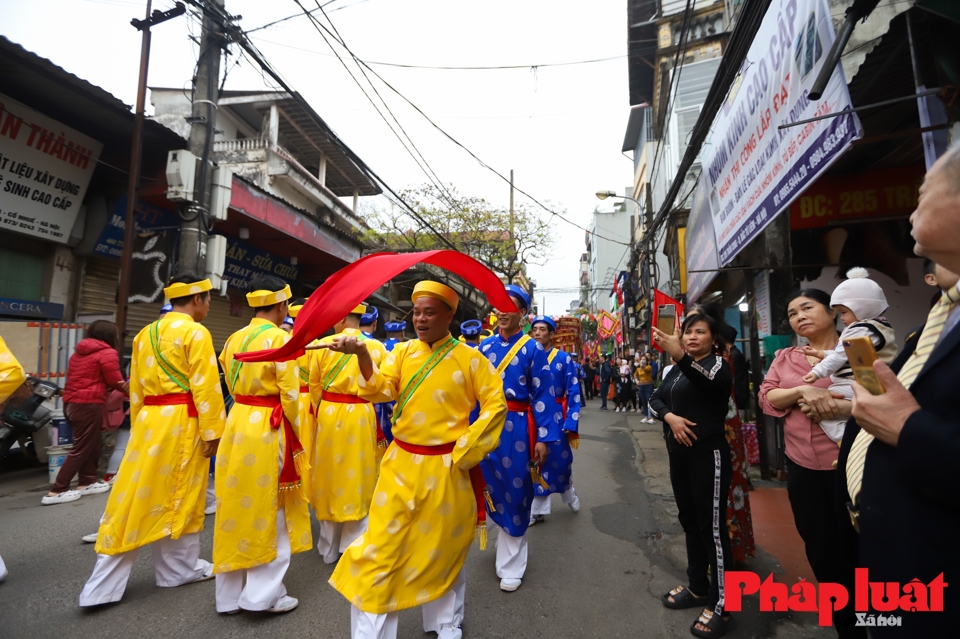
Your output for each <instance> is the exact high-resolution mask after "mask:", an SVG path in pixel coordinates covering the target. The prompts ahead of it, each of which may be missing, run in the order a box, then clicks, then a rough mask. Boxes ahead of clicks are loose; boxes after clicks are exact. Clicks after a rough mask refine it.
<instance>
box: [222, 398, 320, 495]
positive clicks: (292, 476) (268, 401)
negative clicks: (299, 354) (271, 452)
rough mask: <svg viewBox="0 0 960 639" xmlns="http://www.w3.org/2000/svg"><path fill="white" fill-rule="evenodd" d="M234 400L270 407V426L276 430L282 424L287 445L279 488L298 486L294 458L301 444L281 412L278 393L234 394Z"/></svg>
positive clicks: (301, 453)
mask: <svg viewBox="0 0 960 639" xmlns="http://www.w3.org/2000/svg"><path fill="white" fill-rule="evenodd" d="M233 399H234V401H236V402H237V403H238V404H241V405H243V406H261V407H264V408H272V409H273V410H272V411H270V428H272V429H274V430H277V429H278V428H280V427H281V426H283V438H284V440H285V441H286V443H287V445H286V446H285V450H284V451H283V467H282V468H281V469H280V490H293V489H296V488H298V487H299V486H300V473H299V472H298V470H297V466H296V463H295V460H296V458H297V457H300V456H301V455H303V453H304V450H303V446H302V445H301V444H300V440H299V439H297V436H296V434H295V433H294V432H293V427H291V426H290V420H288V419H287V416H286V415H284V414H283V405H282V404H281V402H280V397H279V396H278V395H236V396H234V398H233Z"/></svg>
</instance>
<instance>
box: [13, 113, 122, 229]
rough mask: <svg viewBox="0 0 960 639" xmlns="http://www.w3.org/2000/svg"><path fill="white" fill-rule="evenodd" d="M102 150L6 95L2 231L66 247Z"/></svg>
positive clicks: (87, 139) (83, 136)
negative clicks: (14, 232) (21, 234)
mask: <svg viewBox="0 0 960 639" xmlns="http://www.w3.org/2000/svg"><path fill="white" fill-rule="evenodd" d="M102 148H103V145H102V144H100V143H99V142H97V141H96V140H94V139H93V138H90V137H87V136H85V135H83V134H82V133H79V132H77V131H74V130H73V129H71V128H70V127H66V126H64V125H62V124H60V123H59V122H57V121H56V120H52V119H50V118H48V117H46V116H45V115H42V114H40V113H38V112H36V111H34V110H33V109H29V108H27V107H25V106H24V105H22V104H20V103H19V102H17V101H16V100H14V99H12V98H9V97H7V96H5V95H3V94H0V229H4V230H8V231H16V232H18V233H24V234H26V235H30V236H33V237H37V238H41V239H44V240H50V241H53V242H60V243H61V244H66V243H67V241H68V240H69V239H70V231H72V230H73V224H74V222H76V219H77V214H78V213H79V212H80V205H81V204H82V203H83V198H84V195H85V194H86V191H87V186H88V185H89V184H90V177H91V176H92V175H93V169H94V168H95V167H96V164H97V158H99V157H100V151H101V149H102Z"/></svg>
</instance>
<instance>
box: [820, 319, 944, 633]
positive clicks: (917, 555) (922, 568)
mask: <svg viewBox="0 0 960 639" xmlns="http://www.w3.org/2000/svg"><path fill="white" fill-rule="evenodd" d="M921 328H922V327H921ZM920 333H921V330H916V331H915V332H913V333H911V335H910V336H909V337H908V338H907V341H906V343H905V344H904V347H903V350H901V351H900V353H899V354H898V355H897V357H896V359H895V360H894V361H893V364H892V366H891V368H893V370H894V371H899V370H900V368H902V367H903V365H904V363H905V362H906V361H907V358H909V357H910V356H911V355H912V354H913V351H914V349H915V348H916V342H917V341H918V340H919V337H920ZM958 388H960V330H956V329H955V330H952V331H951V332H950V333H948V334H947V335H946V336H945V337H944V338H943V340H942V341H941V343H940V344H939V345H938V346H937V348H936V349H935V350H934V352H933V353H932V354H931V355H930V358H929V359H928V360H927V363H926V365H925V366H924V367H923V370H921V371H920V374H919V375H918V376H917V378H916V380H915V381H914V383H913V385H912V387H911V389H910V391H911V392H912V393H913V396H914V397H915V398H916V400H917V403H919V404H920V410H918V411H916V412H915V413H914V414H913V415H911V416H910V417H909V418H908V419H907V422H906V424H904V427H903V431H901V433H900V439H899V441H898V445H897V447H896V448H894V447H892V446H888V445H887V444H884V443H883V442H880V441H877V440H874V442H873V443H872V444H870V447H869V448H868V449H867V459H866V464H865V466H864V473H863V484H862V486H861V489H860V497H859V508H860V538H859V557H860V561H859V565H860V566H861V567H864V568H867V569H868V570H869V575H870V581H871V582H880V581H884V582H899V583H900V584H901V586H902V585H905V584H906V583H907V582H909V581H910V580H912V579H914V578H918V579H920V581H922V582H923V583H924V584H927V583H929V582H930V581H931V580H932V579H934V578H935V577H937V575H939V574H940V573H941V572H942V573H944V579H945V581H946V582H947V583H948V584H950V586H951V587H948V588H946V590H945V593H944V595H945V598H944V610H945V611H946V612H918V613H905V612H902V611H894V612H893V613H885V614H894V615H901V616H902V623H901V625H900V627H893V628H890V627H876V628H871V629H870V632H871V636H872V637H875V638H882V637H946V636H956V634H957V633H956V620H955V619H954V620H952V621H951V620H950V617H949V614H950V611H954V612H955V611H957V610H958V609H960V608H958V607H960V588H957V587H953V585H954V584H960V548H958V539H960V411H958V410H957V407H958V404H957V401H956V396H957V389H958ZM859 432H860V426H859V425H858V424H857V422H856V420H855V419H850V420H849V422H848V423H847V427H846V430H845V431H844V436H843V442H842V444H841V448H840V458H839V460H838V462H837V469H838V470H840V472H839V473H838V474H837V475H838V477H837V479H838V480H839V481H840V484H841V485H840V486H839V487H838V490H837V493H838V494H839V495H842V500H843V501H844V502H846V501H849V500H850V496H849V494H848V492H847V482H846V462H847V457H848V455H849V452H850V447H851V446H852V445H853V440H854V439H855V438H856V436H857V433H859ZM848 528H849V529H848V530H844V531H842V533H841V534H842V536H843V535H845V534H846V535H849V533H850V531H852V530H853V529H852V527H848ZM850 594H851V600H852V598H853V593H850Z"/></svg>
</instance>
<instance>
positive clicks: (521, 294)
mask: <svg viewBox="0 0 960 639" xmlns="http://www.w3.org/2000/svg"><path fill="white" fill-rule="evenodd" d="M504 288H506V289H507V293H509V294H510V295H511V296H512V297H515V298H517V299H519V300H521V301H522V302H523V306H522V308H530V294H529V293H527V292H526V291H525V290H523V289H522V288H520V287H519V286H517V285H516V284H507V285H506V286H505V287H504Z"/></svg>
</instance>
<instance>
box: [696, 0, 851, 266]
mask: <svg viewBox="0 0 960 639" xmlns="http://www.w3.org/2000/svg"><path fill="white" fill-rule="evenodd" d="M834 37H835V36H834V30H833V24H832V22H831V20H830V10H829V6H828V4H827V0H773V2H771V3H770V8H769V9H768V10H767V13H766V15H765V16H764V18H763V23H762V24H761V25H760V29H759V31H758V32H757V36H756V38H754V41H753V44H752V45H751V47H750V52H749V53H748V54H747V58H746V60H745V61H744V64H743V68H742V69H741V71H740V75H739V77H738V78H737V80H736V82H734V84H733V86H732V87H731V89H730V92H729V94H728V95H727V99H726V101H725V102H724V105H723V107H722V108H721V110H720V113H718V114H717V117H716V119H715V120H714V122H713V128H712V130H711V133H710V138H709V139H708V140H707V142H706V144H704V147H703V152H702V155H701V158H702V164H703V174H702V177H701V180H706V185H705V186H706V189H705V191H706V195H707V197H708V198H709V200H708V203H709V207H710V212H711V214H712V216H713V227H714V231H715V233H716V240H717V253H718V255H719V258H720V266H725V265H727V264H729V263H730V261H731V260H733V258H734V257H735V256H736V254H737V253H738V252H739V251H740V250H741V249H743V247H745V246H746V245H747V244H748V243H749V242H750V241H751V240H752V239H753V238H754V237H756V235H757V234H759V233H760V232H761V231H762V230H763V229H764V228H765V227H766V226H767V225H768V224H769V223H770V222H771V221H772V220H773V218H774V217H776V216H777V214H779V213H780V212H781V211H783V210H784V209H786V208H787V207H788V206H790V203H791V202H792V201H793V200H794V199H795V198H796V197H797V196H799V195H800V194H801V193H802V192H803V190H804V189H805V188H806V187H807V186H808V185H809V184H810V183H811V182H813V181H814V180H815V179H817V177H819V176H820V175H821V174H822V173H823V172H824V171H825V170H826V169H827V167H829V166H830V165H831V164H832V163H833V162H834V161H835V160H836V159H837V158H838V157H839V156H840V155H841V154H842V153H843V152H844V151H846V150H847V148H848V147H849V146H850V143H851V142H852V141H853V140H855V139H857V138H859V137H860V135H861V128H860V121H859V120H858V119H857V117H856V116H855V115H853V114H847V115H843V116H839V117H831V118H826V119H823V120H817V121H815V122H810V123H808V124H804V125H798V126H794V127H790V128H786V129H779V127H780V125H782V124H789V123H793V122H797V121H799V120H806V119H809V118H814V117H817V116H821V115H826V114H828V113H835V112H837V111H842V110H845V109H849V108H850V106H851V105H850V94H849V92H848V91H847V83H846V80H845V79H844V77H843V69H842V67H841V66H840V65H839V64H838V65H837V68H836V69H834V71H833V74H832V75H831V77H830V82H829V83H828V84H827V87H826V90H825V91H824V93H823V96H822V97H821V98H820V100H818V101H816V102H814V101H811V100H810V99H809V98H808V97H807V93H808V92H809V90H810V87H811V85H812V84H813V82H814V80H815V79H816V77H817V74H818V73H819V72H820V67H822V66H823V63H824V61H825V59H826V57H827V52H828V51H829V49H830V47H831V45H832V44H833V41H834Z"/></svg>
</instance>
